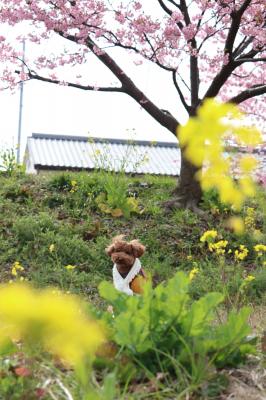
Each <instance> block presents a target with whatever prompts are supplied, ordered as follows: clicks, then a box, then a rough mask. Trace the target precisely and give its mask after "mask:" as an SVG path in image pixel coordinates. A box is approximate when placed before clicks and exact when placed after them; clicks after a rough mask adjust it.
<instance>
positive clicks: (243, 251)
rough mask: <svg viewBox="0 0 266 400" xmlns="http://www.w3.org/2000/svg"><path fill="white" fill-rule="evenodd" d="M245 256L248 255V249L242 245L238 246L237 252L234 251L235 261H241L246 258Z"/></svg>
mask: <svg viewBox="0 0 266 400" xmlns="http://www.w3.org/2000/svg"><path fill="white" fill-rule="evenodd" d="M247 255H248V249H247V248H246V247H245V246H244V245H243V244H241V245H240V246H239V250H235V259H236V260H241V261H242V260H244V259H245V258H246V257H247Z"/></svg>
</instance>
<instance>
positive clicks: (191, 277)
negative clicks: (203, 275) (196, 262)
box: [188, 268, 199, 281]
mask: <svg viewBox="0 0 266 400" xmlns="http://www.w3.org/2000/svg"><path fill="white" fill-rule="evenodd" d="M198 273H199V268H193V269H192V270H191V271H190V272H189V275H188V277H189V280H190V281H192V279H194V277H195V275H197V274H198Z"/></svg>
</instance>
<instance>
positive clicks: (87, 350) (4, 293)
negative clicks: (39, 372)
mask: <svg viewBox="0 0 266 400" xmlns="http://www.w3.org/2000/svg"><path fill="white" fill-rule="evenodd" d="M51 305H52V307H51ZM0 309H1V315H0V343H1V342H4V341H5V339H6V337H9V338H11V339H13V340H19V341H22V343H23V342H26V343H27V344H28V345H31V346H33V345H34V344H35V345H37V346H39V345H42V347H43V348H44V349H45V350H47V351H49V352H51V353H53V354H55V355H57V356H59V357H61V358H62V359H63V360H66V361H67V362H68V363H70V364H72V365H74V366H78V365H80V363H82V362H83V361H84V360H85V359H86V358H87V357H93V355H94V354H95V351H96V349H97V347H98V346H99V345H100V344H101V343H102V342H103V340H104V336H103V332H102V330H101V329H100V327H99V326H98V325H97V324H96V323H95V322H94V321H92V320H90V319H88V318H87V317H86V314H85V312H83V304H82V303H81V302H80V301H79V300H78V299H77V298H76V297H74V296H71V295H67V296H66V295H64V294H62V293H57V294H53V291H52V290H51V289H46V290H42V291H41V290H38V291H37V290H34V289H32V288H30V287H29V286H26V285H23V284H15V283H14V284H12V285H6V286H2V287H1V288H0Z"/></svg>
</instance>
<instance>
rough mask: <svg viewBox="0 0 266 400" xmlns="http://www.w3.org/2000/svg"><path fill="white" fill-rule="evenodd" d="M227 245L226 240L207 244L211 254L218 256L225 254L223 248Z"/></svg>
mask: <svg viewBox="0 0 266 400" xmlns="http://www.w3.org/2000/svg"><path fill="white" fill-rule="evenodd" d="M227 245H228V241H227V240H219V242H216V243H209V245H208V248H209V250H210V251H211V252H213V251H214V252H215V253H216V254H218V255H221V254H224V253H225V247H226V246H227Z"/></svg>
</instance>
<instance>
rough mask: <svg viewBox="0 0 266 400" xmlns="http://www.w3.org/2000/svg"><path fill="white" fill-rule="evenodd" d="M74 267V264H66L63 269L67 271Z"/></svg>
mask: <svg viewBox="0 0 266 400" xmlns="http://www.w3.org/2000/svg"><path fill="white" fill-rule="evenodd" d="M75 268H76V265H70V264H69V265H66V266H65V269H67V270H68V271H71V270H73V269H75Z"/></svg>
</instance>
